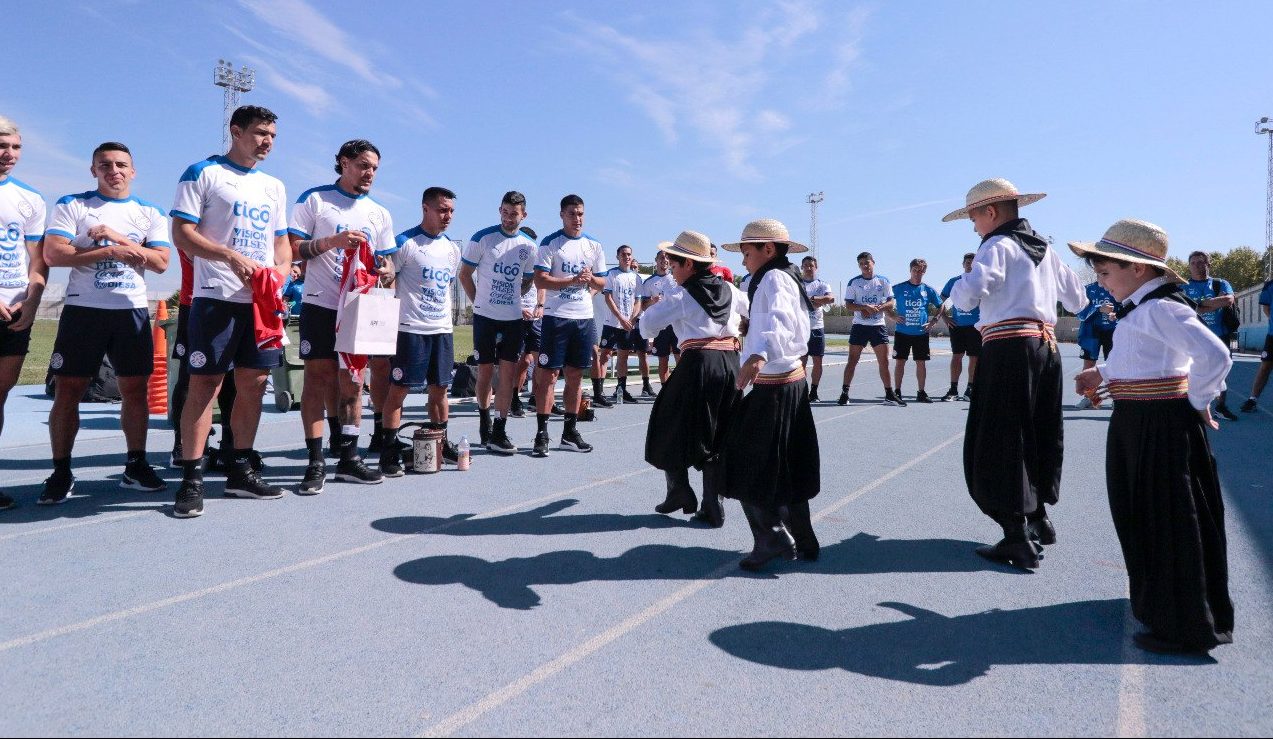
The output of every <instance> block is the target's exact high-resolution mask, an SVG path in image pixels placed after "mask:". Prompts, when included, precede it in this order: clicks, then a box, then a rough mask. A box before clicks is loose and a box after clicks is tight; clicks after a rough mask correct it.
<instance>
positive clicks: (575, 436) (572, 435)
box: [561, 429, 592, 454]
mask: <svg viewBox="0 0 1273 739" xmlns="http://www.w3.org/2000/svg"><path fill="white" fill-rule="evenodd" d="M561 448H562V449H570V450H572V451H576V452H584V453H585V454H586V453H587V452H590V451H592V445H591V444H589V443H588V442H586V441H584V440H583V437H582V436H580V435H579V429H571V430H570V431H566V432H564V433H563V434H562V435H561Z"/></svg>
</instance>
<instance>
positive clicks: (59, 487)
mask: <svg viewBox="0 0 1273 739" xmlns="http://www.w3.org/2000/svg"><path fill="white" fill-rule="evenodd" d="M74 489H75V475H72V474H70V473H69V472H68V473H64V474H58V473H57V472H54V473H53V474H51V475H49V476H48V478H47V479H46V480H45V481H44V490H42V491H40V499H39V500H37V501H36V503H38V504H40V505H57V504H58V503H62V502H65V501H66V499H67V498H68V497H70V495H71V491H72V490H74Z"/></svg>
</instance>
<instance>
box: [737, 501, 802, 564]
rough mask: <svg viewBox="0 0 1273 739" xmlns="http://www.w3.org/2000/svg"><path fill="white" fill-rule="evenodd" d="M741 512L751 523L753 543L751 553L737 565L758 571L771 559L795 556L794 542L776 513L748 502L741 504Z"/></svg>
mask: <svg viewBox="0 0 1273 739" xmlns="http://www.w3.org/2000/svg"><path fill="white" fill-rule="evenodd" d="M743 513H744V514H746V516H747V523H748V524H750V525H751V536H752V540H753V545H752V550H751V554H748V555H747V556H746V557H744V558H743V559H742V561H741V562H739V563H738V566H739V567H741V568H743V569H744V570H747V571H748V572H758V571H760V569H761V568H762V567H764V566H765V564H766V563H768V562H769V560H771V559H777V558H779V557H781V558H783V559H787V560H792V559H795V558H796V542H795V540H794V539H792V538H791V534H790V533H789V532H788V531H787V529H786V527H785V526H783V525H782V521H781V520H779V518H778V514H776V513H773V512H770V511H767V510H765V509H764V508H761V507H760V506H755V505H751V504H748V503H744V504H743Z"/></svg>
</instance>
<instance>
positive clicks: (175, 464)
mask: <svg viewBox="0 0 1273 739" xmlns="http://www.w3.org/2000/svg"><path fill="white" fill-rule="evenodd" d="M183 454H184V452H183V451H182V450H181V444H180V443H178V444H173V445H172V455H171V456H170V457H168V467H169V469H174V470H179V469H181V460H183V459H185V457H184V456H182V455H183Z"/></svg>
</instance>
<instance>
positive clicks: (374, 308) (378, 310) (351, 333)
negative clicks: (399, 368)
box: [336, 288, 400, 356]
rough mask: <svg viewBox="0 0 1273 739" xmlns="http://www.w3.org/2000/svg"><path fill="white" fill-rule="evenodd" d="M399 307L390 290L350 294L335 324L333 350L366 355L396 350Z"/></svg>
mask: <svg viewBox="0 0 1273 739" xmlns="http://www.w3.org/2000/svg"><path fill="white" fill-rule="evenodd" d="M399 308H400V301H399V300H398V299H397V298H396V297H394V294H393V291H392V290H385V289H381V288H373V289H372V290H370V291H368V292H365V293H350V294H349V295H348V296H347V297H346V298H345V305H344V306H343V308H342V310H341V311H340V319H339V325H338V326H337V327H336V351H338V352H345V353H347V354H362V355H366V356H389V355H392V354H395V353H397V351H398V309H399Z"/></svg>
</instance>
